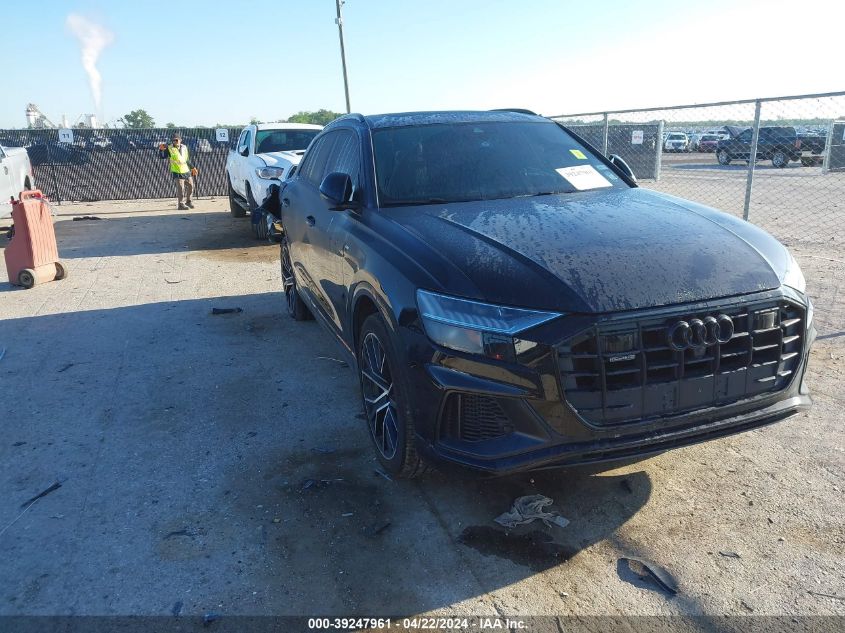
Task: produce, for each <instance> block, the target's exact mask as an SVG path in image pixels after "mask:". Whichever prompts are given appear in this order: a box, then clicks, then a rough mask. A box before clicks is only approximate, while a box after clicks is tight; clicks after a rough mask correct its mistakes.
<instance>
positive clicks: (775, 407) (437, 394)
mask: <svg viewBox="0 0 845 633" xmlns="http://www.w3.org/2000/svg"><path fill="white" fill-rule="evenodd" d="M787 291H788V289H787ZM792 294H793V295H794V296H791V297H789V299H790V301H793V302H798V301H799V300H800V301H806V300H805V299H803V298H801V297H798V295H797V294H796V293H792ZM781 299H783V295H782V294H781V291H773V292H768V293H759V294H757V295H754V296H753V297H751V298H750V299H749V301H754V302H758V304H759V302H760V301H768V300H771V301H778V300H781ZM713 303H716V304H718V302H711V304H713ZM804 306H805V308H806V307H807V306H806V303H805V304H804ZM700 309H702V307H701V306H700V305H699V306H694V307H691V308H689V310H692V311H696V310H700ZM703 309H705V310H710V309H713V308H712V305H706V306H705V307H704V308H703ZM652 312H655V311H652ZM656 312H657V313H658V315H657V317H659V313H660V312H661V311H660V310H658V311H656ZM665 312H666V314H667V315H670V316H671V315H672V314H677V312H678V307H677V306H674V307H670V308H667V309H666V310H665ZM810 313H811V312H810V311H809V310H807V314H808V315H809V314H810ZM596 318H597V317H596V316H595V315H593V316H589V317H587V316H584V317H577V318H570V317H565V320H568V323H567V324H566V325H563V324H561V323H559V322H558V323H555V322H552V323H550V324H545V325H543V326H540V327H539V328H536V329H535V330H534V331H532V332H531V335H530V336H528V335H526V337H527V338H530V339H531V340H532V342H534V343H536V345H534V346H533V347H531V348H530V352H527V353H526V354H523V355H521V357H520V361H521V362H520V363H519V364H504V363H501V362H496V361H492V360H487V359H482V358H478V357H470V356H462V355H459V354H457V353H455V352H450V351H447V350H444V349H437V348H435V347H434V346H433V345H432V344H431V343H430V342H429V341H428V339H426V338H425V335H424V334H423V333H422V332H421V331H420V332H417V331H415V330H416V328H403V330H405V332H404V336H406V337H408V339H409V340H407V341H406V347H405V349H406V350H409V353H410V354H411V355H412V358H409V367H410V371H411V372H412V376H411V384H412V385H413V391H414V393H413V395H412V400H413V402H414V404H413V408H414V413H415V421H416V428H417V433H418V448H419V450H420V451H421V452H422V453H423V454H426V455H428V456H429V457H432V458H434V459H437V460H446V461H449V462H454V463H457V464H460V465H463V466H466V467H469V468H473V469H477V470H480V471H485V472H489V473H495V474H506V473H512V472H517V471H522V470H533V469H541V468H552V467H558V466H566V465H576V464H587V463H595V462H603V461H615V460H624V459H630V458H635V457H640V456H646V455H649V454H654V453H659V452H663V451H666V450H669V449H672V448H677V447H681V446H688V445H691V444H696V443H698V442H703V441H707V440H710V439H715V438H718V437H724V436H727V435H731V434H734V433H739V432H743V431H747V430H750V429H753V428H757V427H760V426H764V425H766V424H770V423H773V422H777V421H779V420H782V419H784V418H786V417H789V416H790V415H793V414H795V413H797V412H799V411H801V410H804V409H807V408H808V407H809V406H810V405H811V399H810V396H809V393H808V390H807V388H806V385H805V384H804V373H805V370H806V365H807V358H808V356H809V349H810V346H811V345H812V342H813V340H814V338H815V330H814V328H813V326H812V323H811V322H810V323H805V324H802V326H804V327H806V332H805V333H804V336H803V337H802V349H801V353H800V360H799V361H798V363H797V365H795V370H794V375H793V376H792V378H791V379H790V380H789V382H788V383H787V384H786V386H784V387H783V388H778V389H777V390H775V391H768V392H763V393H759V392H758V393H754V394H749V395H748V397H743V398H738V399H735V400H734V401H731V402H726V403H720V404H716V405H713V406H698V407H697V408H687V409H684V410H680V411H676V412H670V413H669V414H666V415H649V416H644V417H643V418H641V419H626V420H622V421H620V422H619V423H616V422H614V421H611V422H596V420H591V419H590V418H589V416H587V417H585V416H584V415H582V414H581V413H580V412H579V411H577V410H576V409H575V408H574V407H573V406H572V405H571V404H570V403H569V402H568V400H567V397H566V395H565V393H564V381H562V375H561V370H560V366H561V361H560V360H559V358H558V350H559V348H560V342H561V340H563V339H569V338H571V336H572V334H573V332H575V331H577V330H579V328H580V330H581V331H583V329H584V325H585V323H593V322H595V319H596ZM599 318H601V315H599ZM649 318H655V317H654V316H653V315H652V316H650V317H649ZM754 369H755V370H756V369H757V368H754ZM750 370H751V367H749V372H750ZM433 402H436V403H438V405H437V406H436V407H432V406H431V404H432V403H433ZM467 416H469V417H467ZM470 418H471V424H470V425H468V427H467V429H468V430H467V429H465V428H463V427H462V426H461V424H463V420H464V419H470ZM455 420H459V422H455Z"/></svg>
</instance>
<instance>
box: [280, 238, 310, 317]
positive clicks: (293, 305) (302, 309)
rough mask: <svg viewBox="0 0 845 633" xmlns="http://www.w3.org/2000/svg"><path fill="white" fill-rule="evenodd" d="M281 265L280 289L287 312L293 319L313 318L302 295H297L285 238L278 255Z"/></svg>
mask: <svg viewBox="0 0 845 633" xmlns="http://www.w3.org/2000/svg"><path fill="white" fill-rule="evenodd" d="M279 259H280V260H281V266H282V291H283V293H284V295H285V306H286V307H287V311H288V314H289V315H290V317H291V318H292V319H293V320H294V321H309V320H311V319H313V318H314V315H312V314H311V310H309V309H308V306H307V305H305V302H304V301H303V300H302V297H300V296H299V289H298V288H297V286H296V277H295V276H294V274H293V265H292V264H291V261H290V252H289V251H288V243H287V240H285V241H284V242H282V252H281V256H280V257H279Z"/></svg>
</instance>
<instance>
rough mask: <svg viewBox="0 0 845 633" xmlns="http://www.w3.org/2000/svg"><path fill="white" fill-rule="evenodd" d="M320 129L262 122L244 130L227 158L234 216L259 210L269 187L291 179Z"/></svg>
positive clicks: (231, 210) (311, 126)
mask: <svg viewBox="0 0 845 633" xmlns="http://www.w3.org/2000/svg"><path fill="white" fill-rule="evenodd" d="M321 129H322V127H321V126H319V125H309V124H306V123H259V124H256V125H248V126H247V127H245V128H244V129H243V130H242V131H241V133H240V135H239V136H238V140H237V143H236V144H235V147H234V149H232V150H230V151H229V155H228V156H227V158H226V178H227V180H228V188H229V210H230V212H231V213H232V215H233V216H235V217H243V216H245V215H246V214H247V213H248V212H251V211H254V210H256V209H258V207H259V206H260V205H261V204H262V202H263V201H264V199H265V198H266V197H267V193H268V191H269V187H270V185H272V184H275V185H279V184H280V183H281V182H282V181H283V180H284V179H285V178H287V177H288V176H290V174H291V171H292V170H293V169H294V168H295V167H296V166H297V165H298V164H299V161H300V160H301V158H302V155H303V154H304V153H305V149H306V148H307V147H308V144H309V143H310V142H311V141H312V139H313V138H314V137H315V136H317V134H319V133H320V130H321ZM253 219H254V220H256V218H253Z"/></svg>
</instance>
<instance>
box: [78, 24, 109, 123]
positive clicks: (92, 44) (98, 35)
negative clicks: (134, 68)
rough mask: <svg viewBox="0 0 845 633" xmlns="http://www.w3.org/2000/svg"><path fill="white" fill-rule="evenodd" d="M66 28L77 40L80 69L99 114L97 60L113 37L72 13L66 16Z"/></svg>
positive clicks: (99, 95)
mask: <svg viewBox="0 0 845 633" xmlns="http://www.w3.org/2000/svg"><path fill="white" fill-rule="evenodd" d="M67 27H68V28H69V29H70V31H71V33H73V34H74V35H75V36H76V39H78V40H79V46H80V48H81V53H82V67H83V68H84V69H85V73H86V74H87V75H88V85H89V86H90V88H91V96H92V97H93V98H94V106H95V108H96V110H97V112H100V111H101V109H102V108H101V103H102V94H103V93H102V88H101V85H102V76H101V75H100V71H99V70H98V69H97V60H98V59H99V58H100V53H102V52H103V49H104V48H105V47H106V46H108V45H109V44H111V43H112V40H114V35H113V34H112V33H111V31H109V30H108V29H106V28H105V27H103V26H101V25H99V24H97V23H96V22H93V21H91V20H89V19H88V18H85V17H83V16H81V15H76V14H74V13H71V14H70V15H68V16H67Z"/></svg>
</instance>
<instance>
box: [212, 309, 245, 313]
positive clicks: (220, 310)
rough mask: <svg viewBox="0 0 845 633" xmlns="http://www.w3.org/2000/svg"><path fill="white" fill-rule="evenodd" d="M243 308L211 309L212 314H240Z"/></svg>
mask: <svg viewBox="0 0 845 633" xmlns="http://www.w3.org/2000/svg"><path fill="white" fill-rule="evenodd" d="M243 311H244V309H243V308H211V314H238V313H239V312H243Z"/></svg>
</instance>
